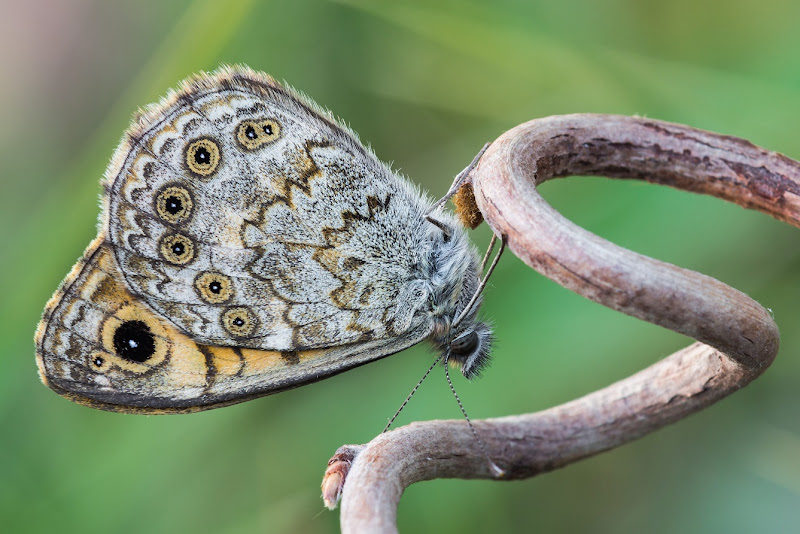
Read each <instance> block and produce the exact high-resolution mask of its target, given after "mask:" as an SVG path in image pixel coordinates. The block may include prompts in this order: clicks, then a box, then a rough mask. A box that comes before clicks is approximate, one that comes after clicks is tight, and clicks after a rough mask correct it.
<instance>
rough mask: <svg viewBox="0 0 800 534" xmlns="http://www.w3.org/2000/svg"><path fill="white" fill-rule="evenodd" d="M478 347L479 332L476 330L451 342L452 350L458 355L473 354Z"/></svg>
mask: <svg viewBox="0 0 800 534" xmlns="http://www.w3.org/2000/svg"><path fill="white" fill-rule="evenodd" d="M476 348H478V334H477V333H475V331H474V330H471V331H469V332H468V333H466V334H464V335H463V336H460V337H457V338H456V339H454V340H453V342H452V343H450V351H451V352H452V353H453V354H455V355H457V356H465V355H467V354H471V353H472V352H474V351H475V349H476Z"/></svg>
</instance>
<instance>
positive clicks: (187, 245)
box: [159, 234, 195, 265]
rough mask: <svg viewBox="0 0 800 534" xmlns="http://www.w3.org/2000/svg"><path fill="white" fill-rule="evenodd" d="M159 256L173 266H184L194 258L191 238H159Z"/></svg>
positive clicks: (170, 235)
mask: <svg viewBox="0 0 800 534" xmlns="http://www.w3.org/2000/svg"><path fill="white" fill-rule="evenodd" d="M159 251H160V252H161V256H162V257H163V258H164V259H165V260H167V261H168V262H169V263H172V264H174V265H186V264H187V263H189V262H190V261H192V260H193V259H194V257H195V246H194V242H193V241H192V240H191V238H189V237H187V236H185V235H182V234H167V235H165V236H164V237H162V238H161V244H160V246H159Z"/></svg>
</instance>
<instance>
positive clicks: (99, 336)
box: [36, 235, 422, 413]
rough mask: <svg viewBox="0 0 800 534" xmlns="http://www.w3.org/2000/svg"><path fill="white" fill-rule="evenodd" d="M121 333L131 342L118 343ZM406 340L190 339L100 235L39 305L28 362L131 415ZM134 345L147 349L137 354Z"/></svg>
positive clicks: (286, 381) (277, 387)
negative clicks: (148, 301)
mask: <svg viewBox="0 0 800 534" xmlns="http://www.w3.org/2000/svg"><path fill="white" fill-rule="evenodd" d="M421 334H422V330H419V331H418V332H416V333H411V336H412V337H415V336H416V335H421ZM130 340H136V341H137V342H138V343H139V345H138V346H137V347H132V346H130V345H126V342H129V341H130ZM148 344H150V346H148ZM406 345H407V343H406V342H404V341H401V340H399V339H387V340H374V341H369V342H364V343H358V344H350V345H344V346H339V347H333V348H327V349H316V350H306V351H289V352H278V351H261V350H253V349H246V348H237V347H219V346H209V345H204V344H202V343H198V342H197V341H195V340H193V339H191V338H190V337H188V336H186V335H184V334H183V333H181V332H179V331H178V330H177V329H176V328H175V327H174V326H173V325H172V324H171V323H169V322H168V321H165V320H163V319H161V318H159V317H158V316H157V315H156V314H155V313H154V312H153V311H152V310H150V309H149V308H148V306H147V305H145V304H144V303H143V302H142V301H141V300H140V299H139V298H138V297H137V296H135V295H134V294H132V293H131V292H130V291H129V290H128V289H127V287H126V286H125V284H124V282H123V278H122V275H121V273H120V272H119V270H118V268H117V264H116V261H115V259H114V255H113V252H112V250H111V247H110V245H109V244H108V243H107V242H106V241H105V240H104V236H102V235H101V236H100V237H98V238H97V239H96V240H95V241H94V242H93V243H92V244H91V245H90V246H89V248H88V249H87V251H86V253H85V254H84V257H83V259H82V260H81V261H79V262H78V264H77V265H76V266H75V268H74V269H73V271H72V273H71V274H70V275H69V276H68V277H67V279H66V280H65V281H64V282H63V284H62V286H61V287H60V288H59V290H58V291H57V292H56V294H55V295H54V296H53V298H52V299H51V301H50V302H49V303H48V305H47V307H46V309H45V313H44V317H43V319H42V322H41V323H40V325H39V328H38V330H37V333H36V348H37V364H38V366H39V372H40V375H41V377H42V380H43V381H44V382H45V383H46V384H47V385H48V386H50V387H51V388H52V389H54V390H55V391H57V392H58V393H60V394H61V395H64V396H65V397H67V398H69V399H71V400H73V401H76V402H79V403H81V404H85V405H89V406H92V407H94V408H101V409H105V410H112V411H121V412H135V413H177V412H190V411H198V410H205V409H209V408H215V407H219V406H224V405H227V404H233V403H236V402H241V401H244V400H247V399H249V398H252V397H257V396H260V395H265V394H268V393H275V392H278V391H282V390H285V389H288V388H291V387H295V386H298V385H301V384H304V383H307V382H311V381H315V380H318V379H319V378H322V377H324V376H328V375H331V374H334V373H338V372H341V371H345V370H347V369H349V368H351V367H354V366H356V365H360V364H362V363H366V362H368V361H371V360H374V359H375V358H378V357H381V356H384V355H388V354H392V353H394V352H397V351H399V350H402V349H403V348H404V347H405V346H406ZM142 349H144V350H146V351H147V354H148V357H147V358H145V359H143V361H137V354H138V353H137V350H142Z"/></svg>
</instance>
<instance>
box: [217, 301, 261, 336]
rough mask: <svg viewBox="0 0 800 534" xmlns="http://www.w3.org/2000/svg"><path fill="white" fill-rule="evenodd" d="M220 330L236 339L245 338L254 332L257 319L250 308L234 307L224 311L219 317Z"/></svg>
mask: <svg viewBox="0 0 800 534" xmlns="http://www.w3.org/2000/svg"><path fill="white" fill-rule="evenodd" d="M221 320H222V328H224V329H225V331H226V332H228V333H229V334H231V335H232V336H236V337H247V336H249V335H251V334H252V333H253V332H255V330H256V327H257V326H258V319H257V318H256V315H255V314H254V313H253V311H252V310H250V308H247V307H245V306H234V307H231V308H228V309H227V310H225V311H224V312H223V314H222V317H221Z"/></svg>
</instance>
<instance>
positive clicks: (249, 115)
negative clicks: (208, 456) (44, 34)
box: [35, 67, 492, 413]
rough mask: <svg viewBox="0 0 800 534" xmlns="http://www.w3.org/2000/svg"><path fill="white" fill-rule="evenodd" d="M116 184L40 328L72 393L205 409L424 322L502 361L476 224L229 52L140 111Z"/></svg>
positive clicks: (43, 355) (473, 351)
mask: <svg viewBox="0 0 800 534" xmlns="http://www.w3.org/2000/svg"><path fill="white" fill-rule="evenodd" d="M103 191H104V192H103V197H102V206H103V215H102V220H101V223H100V225H99V230H98V235H97V237H96V238H95V239H94V240H93V241H92V242H91V243H90V245H89V247H88V248H87V249H86V251H85V252H84V254H83V257H82V258H81V259H80V260H79V261H78V263H77V264H76V265H75V266H74V267H73V269H72V271H71V272H70V273H69V275H68V276H67V277H66V279H65V280H64V281H63V282H62V284H61V286H60V287H59V289H58V290H57V291H56V293H55V295H54V296H53V297H52V299H51V300H50V301H49V302H48V304H47V306H46V308H45V311H44V314H43V317H42V320H41V322H40V324H39V326H38V329H37V331H36V337H35V343H36V360H37V365H38V368H39V374H40V377H41V379H42V381H43V382H44V383H45V384H46V385H47V386H49V387H50V388H52V389H53V390H54V391H56V392H57V393H59V394H60V395H63V396H64V397H66V398H68V399H70V400H72V401H75V402H78V403H80V404H84V405H87V406H91V407H93V408H100V409H104V410H111V411H118V412H132V413H178V412H191V411H198V410H205V409H210V408H215V407H220V406H225V405H229V404H234V403H237V402H242V401H245V400H248V399H251V398H254V397H259V396H262V395H267V394H271V393H276V392H279V391H282V390H286V389H289V388H293V387H296V386H300V385H302V384H306V383H309V382H314V381H317V380H320V379H322V378H325V377H328V376H330V375H333V374H336V373H339V372H342V371H345V370H347V369H351V368H353V367H356V366H358V365H362V364H365V363H367V362H370V361H373V360H376V359H378V358H382V357H385V356H388V355H390V354H394V353H397V352H399V351H401V350H403V349H405V348H408V347H410V346H412V345H415V344H417V343H419V342H420V341H422V340H425V339H427V340H429V341H430V342H431V343H432V344H433V346H434V347H435V348H436V349H438V350H439V351H441V352H442V353H446V354H447V356H448V358H447V360H448V361H450V362H452V363H453V364H455V365H457V366H460V367H461V371H462V373H463V374H464V375H465V376H466V377H467V378H471V377H474V376H476V375H477V374H479V373H480V371H481V370H482V369H483V368H484V366H485V365H486V363H487V361H488V356H489V351H490V345H491V339H492V333H491V329H490V327H489V326H488V325H487V324H485V323H483V322H480V321H478V320H477V318H476V316H477V311H478V308H479V306H480V303H481V297H480V296H479V291H478V290H479V285H480V280H479V277H480V270H481V266H480V264H479V258H478V256H477V253H476V251H475V250H474V248H473V247H472V246H471V245H470V243H469V241H468V238H467V235H466V229H465V228H464V227H463V226H462V225H461V224H460V223H459V222H458V220H457V219H456V218H455V217H454V216H452V215H450V214H448V213H446V212H437V213H436V215H435V217H433V216H428V217H427V218H426V216H427V215H428V214H429V212H431V209H432V207H434V204H433V203H432V201H431V199H429V198H428V197H427V196H425V195H424V194H422V193H421V192H420V190H419V189H418V188H417V187H416V186H414V185H412V184H411V183H410V182H409V181H408V180H407V179H405V178H404V177H402V176H400V175H398V174H397V173H395V172H393V171H392V170H390V169H389V167H388V166H386V165H385V164H383V163H382V162H381V161H379V160H378V158H377V157H376V156H375V154H374V153H373V152H372V151H371V150H370V149H368V148H365V146H364V145H362V144H361V143H360V141H359V140H358V137H357V136H356V134H355V133H354V132H352V131H351V130H349V129H348V128H347V127H346V126H344V125H343V124H342V123H341V122H339V121H337V120H336V119H335V118H334V117H333V116H332V115H331V114H330V112H328V111H325V110H323V109H322V108H320V107H319V106H318V105H316V104H315V103H314V102H312V101H311V100H310V99H309V98H307V97H306V96H304V95H302V94H300V93H298V92H296V91H294V90H293V89H291V88H289V87H286V86H284V85H281V84H279V83H278V82H276V81H275V80H274V79H273V78H271V77H270V76H268V75H266V74H262V73H258V72H255V71H252V70H250V69H248V68H246V67H222V68H220V69H219V70H217V71H216V72H214V73H212V74H200V75H196V76H194V77H192V78H190V79H188V80H186V81H184V82H183V83H182V85H181V86H180V87H179V89H177V90H173V91H171V92H170V93H169V94H168V95H167V96H166V97H165V98H164V99H163V100H162V101H161V102H159V103H157V104H153V105H151V106H149V107H147V108H146V109H144V110H143V111H140V112H139V113H138V114H137V115H136V116H135V117H134V120H133V123H132V125H131V127H130V128H129V129H128V130H127V132H126V133H125V134H124V136H123V138H122V141H121V143H120V145H119V147H118V148H117V150H116V152H115V153H114V156H113V157H112V159H111V162H110V164H109V166H108V169H107V170H106V173H105V178H104V181H103ZM429 219H430V220H429ZM431 222H433V223H434V224H431Z"/></svg>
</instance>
